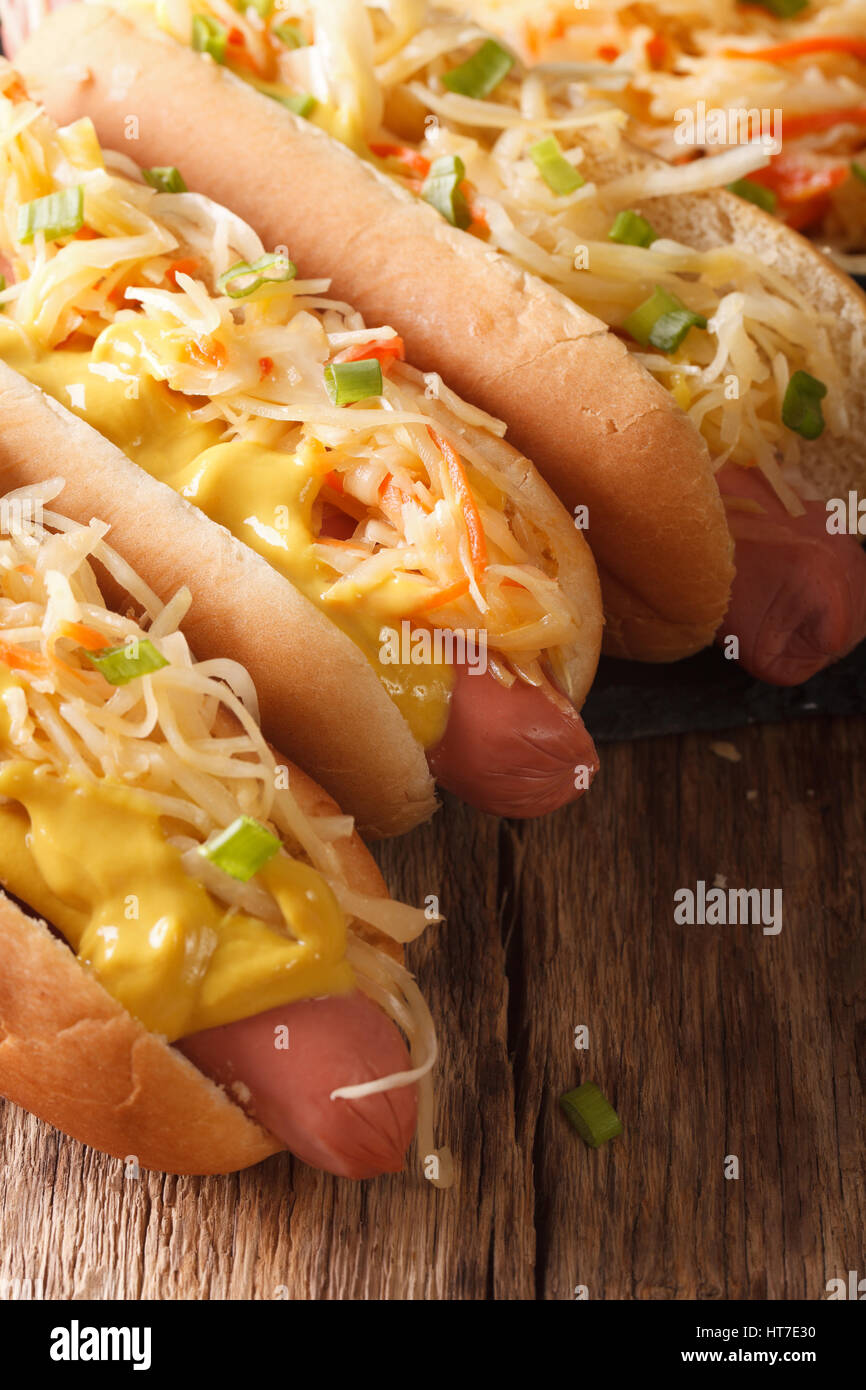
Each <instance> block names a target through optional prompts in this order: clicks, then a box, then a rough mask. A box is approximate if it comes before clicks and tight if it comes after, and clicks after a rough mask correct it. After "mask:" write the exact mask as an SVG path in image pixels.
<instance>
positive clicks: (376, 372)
mask: <svg viewBox="0 0 866 1390" xmlns="http://www.w3.org/2000/svg"><path fill="white" fill-rule="evenodd" d="M325 390H326V391H327V393H328V395H329V396H330V398H331V401H332V402H333V404H334V405H351V404H352V402H353V401H365V400H366V399H367V397H368V396H381V394H382V364H381V363H380V362H378V361H377V360H376V358H375V357H371V358H369V359H368V360H367V361H364V362H335V363H334V364H333V366H330V367H326V368H325Z"/></svg>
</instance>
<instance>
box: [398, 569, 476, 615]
mask: <svg viewBox="0 0 866 1390" xmlns="http://www.w3.org/2000/svg"><path fill="white" fill-rule="evenodd" d="M468 592H469V580H468V579H466V578H465V577H464V578H463V579H458V580H457V582H456V584H450V585H449V586H448V588H447V589H439V590H438V592H437V593H435V594H430V596H429V597H428V598H425V599H422V600H421V602H420V603H419V604H417V605H416V606H415V607H414V608H413V609H412V612H413V613H430V612H432V611H433V609H434V608H444V607H445V605H446V604H448V603H453V602H454V600H455V599H458V598H462V597H463V595H464V594H468Z"/></svg>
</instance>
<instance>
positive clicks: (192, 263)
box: [165, 256, 201, 285]
mask: <svg viewBox="0 0 866 1390" xmlns="http://www.w3.org/2000/svg"><path fill="white" fill-rule="evenodd" d="M200 265H201V261H200V260H199V258H198V256H181V258H180V260H178V261H172V263H171V265H170V266H169V268H168V270H167V271H166V272H165V278H166V280H170V281H171V283H172V284H173V285H176V284H177V277H178V275H195V273H196V271H197V270H198V268H199V266H200Z"/></svg>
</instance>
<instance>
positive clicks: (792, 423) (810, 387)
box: [782, 372, 827, 439]
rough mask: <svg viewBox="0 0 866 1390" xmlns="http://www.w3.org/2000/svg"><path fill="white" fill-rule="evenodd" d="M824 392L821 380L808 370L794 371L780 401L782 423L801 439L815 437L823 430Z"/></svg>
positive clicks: (824, 387) (825, 388)
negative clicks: (822, 405) (822, 406)
mask: <svg viewBox="0 0 866 1390" xmlns="http://www.w3.org/2000/svg"><path fill="white" fill-rule="evenodd" d="M826 394H827V387H826V386H825V385H824V383H823V381H819V380H818V378H817V377H815V376H810V375H809V373H808V372H794V375H793V376H792V377H791V380H790V381H789V382H788V389H787V391H786V392H785V399H784V400H783V401H782V423H783V424H784V425H787V426H788V429H789V430H793V431H794V432H795V434H799V435H802V437H803V439H817V438H818V436H819V435H820V434H823V432H824V412H823V411H822V409H821V402H822V400H823V399H824V397H825V396H826Z"/></svg>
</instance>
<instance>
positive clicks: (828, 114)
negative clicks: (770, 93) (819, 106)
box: [784, 106, 866, 138]
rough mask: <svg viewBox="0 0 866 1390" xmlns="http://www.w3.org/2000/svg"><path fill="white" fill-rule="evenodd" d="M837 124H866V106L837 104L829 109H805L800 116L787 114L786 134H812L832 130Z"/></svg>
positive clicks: (787, 135) (789, 135) (795, 135)
mask: <svg viewBox="0 0 866 1390" xmlns="http://www.w3.org/2000/svg"><path fill="white" fill-rule="evenodd" d="M837 125H866V106H836V107H833V108H832V109H831V110H827V111H805V112H802V113H801V114H800V115H799V116H785V124H784V129H785V135H786V137H788V138H790V137H791V136H793V137H795V138H796V137H797V136H798V135H811V134H815V133H816V132H818V131H820V130H832V129H833V127H834V126H837Z"/></svg>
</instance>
